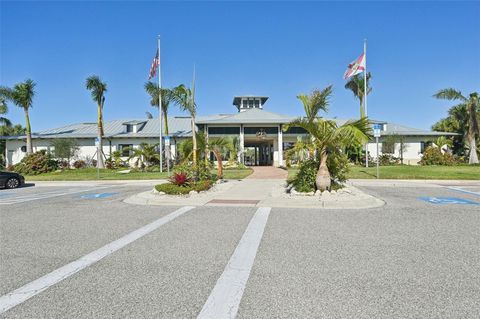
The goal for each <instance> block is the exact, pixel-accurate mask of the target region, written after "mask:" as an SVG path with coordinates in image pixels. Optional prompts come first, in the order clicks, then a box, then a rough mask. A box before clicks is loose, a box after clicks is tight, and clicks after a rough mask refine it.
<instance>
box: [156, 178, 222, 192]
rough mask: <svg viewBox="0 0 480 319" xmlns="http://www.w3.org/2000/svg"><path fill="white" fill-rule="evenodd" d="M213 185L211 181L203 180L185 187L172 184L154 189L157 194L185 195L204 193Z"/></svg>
mask: <svg viewBox="0 0 480 319" xmlns="http://www.w3.org/2000/svg"><path fill="white" fill-rule="evenodd" d="M212 185H213V182H212V181H209V180H204V181H199V182H197V183H190V184H187V185H185V186H179V185H175V184H173V183H165V184H159V185H156V186H155V189H156V190H157V191H158V192H164V193H165V194H169V195H186V194H188V193H190V192H191V191H197V192H201V191H206V190H208V189H210V188H211V187H212Z"/></svg>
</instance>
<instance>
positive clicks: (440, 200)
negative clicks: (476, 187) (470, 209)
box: [418, 197, 479, 205]
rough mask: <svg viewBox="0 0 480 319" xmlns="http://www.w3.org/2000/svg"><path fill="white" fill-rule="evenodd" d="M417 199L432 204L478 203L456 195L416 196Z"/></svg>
mask: <svg viewBox="0 0 480 319" xmlns="http://www.w3.org/2000/svg"><path fill="white" fill-rule="evenodd" d="M418 199H419V200H423V201H425V202H429V203H432V204H459V205H479V203H477V202H474V201H472V200H468V199H464V198H456V197H418Z"/></svg>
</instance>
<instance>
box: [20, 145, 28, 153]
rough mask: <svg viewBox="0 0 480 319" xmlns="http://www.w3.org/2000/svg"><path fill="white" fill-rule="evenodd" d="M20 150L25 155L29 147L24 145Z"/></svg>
mask: <svg viewBox="0 0 480 319" xmlns="http://www.w3.org/2000/svg"><path fill="white" fill-rule="evenodd" d="M20 150H21V151H22V152H24V153H25V152H26V151H27V147H26V146H25V145H23V146H22V147H21V148H20Z"/></svg>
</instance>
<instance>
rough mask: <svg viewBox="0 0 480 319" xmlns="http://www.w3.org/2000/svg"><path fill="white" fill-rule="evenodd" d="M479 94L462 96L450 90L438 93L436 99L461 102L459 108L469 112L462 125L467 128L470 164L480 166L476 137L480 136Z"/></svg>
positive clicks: (458, 92) (456, 91) (460, 93)
mask: <svg viewBox="0 0 480 319" xmlns="http://www.w3.org/2000/svg"><path fill="white" fill-rule="evenodd" d="M478 95H479V94H478V93H477V92H473V93H470V96H469V97H466V96H464V95H462V92H460V91H458V90H455V89H452V88H448V89H443V90H440V91H438V92H437V93H436V94H435V95H434V97H435V98H437V99H443V100H450V101H460V104H459V105H457V107H458V108H463V107H465V108H466V110H467V116H466V118H465V119H464V121H465V122H464V123H461V124H462V125H463V126H465V127H467V131H466V135H465V137H466V140H467V143H468V146H469V149H470V150H469V152H470V155H469V159H468V163H469V164H478V154H477V143H476V137H477V136H478V135H480V130H479V125H478V118H477V112H479V108H480V106H479V102H478Z"/></svg>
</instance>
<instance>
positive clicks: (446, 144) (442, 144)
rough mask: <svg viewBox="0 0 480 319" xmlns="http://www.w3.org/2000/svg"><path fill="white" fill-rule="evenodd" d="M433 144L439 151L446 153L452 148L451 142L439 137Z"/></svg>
mask: <svg viewBox="0 0 480 319" xmlns="http://www.w3.org/2000/svg"><path fill="white" fill-rule="evenodd" d="M434 143H435V145H436V146H437V147H438V148H439V149H440V150H441V151H448V149H449V148H450V147H452V146H453V142H452V140H451V139H449V138H446V137H445V136H439V137H438V138H437V139H436V140H435V141H434Z"/></svg>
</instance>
